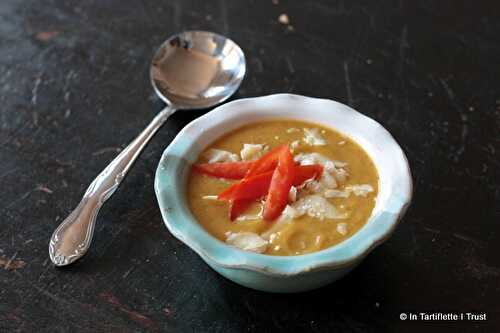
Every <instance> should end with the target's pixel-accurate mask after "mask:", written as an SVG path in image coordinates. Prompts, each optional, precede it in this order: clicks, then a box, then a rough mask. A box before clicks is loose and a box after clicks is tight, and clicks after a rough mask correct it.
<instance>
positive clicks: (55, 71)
mask: <svg viewBox="0 0 500 333" xmlns="http://www.w3.org/2000/svg"><path fill="white" fill-rule="evenodd" d="M499 9H500V5H499V4H498V2H497V1H474V2H471V1H469V2H467V4H463V3H462V2H458V1H383V2H380V1H363V3H361V2H359V3H354V2H352V1H348V2H346V3H344V2H340V1H307V2H306V1H284V0H279V3H278V1H271V0H264V1H238V2H236V1H201V0H200V1H181V0H177V1H139V0H137V1H117V0H114V1H112V0H107V1H101V0H92V1H62V0H60V1H55V0H52V1H43V2H42V1H36V0H27V1H18V0H1V1H0V189H1V190H0V198H1V201H0V212H1V215H0V217H1V220H0V227H1V228H0V331H1V332H4V331H6V332H10V331H16V330H18V331H23V332H29V331H44V332H67V331H71V332H110V331H111V332H129V331H130V332H136V331H143V330H144V331H146V330H153V331H154V330H161V331H172V332H191V331H196V332H242V331H250V332H267V331H287V332H299V331H316V332H333V331H338V330H341V331H342V330H347V331H356V332H358V331H373V330H388V329H389V328H392V329H393V330H396V331H401V330H402V329H405V330H410V331H416V330H421V329H422V328H431V327H433V328H444V327H448V326H450V325H455V326H457V327H460V328H461V329H460V331H471V330H474V329H478V330H479V331H489V332H492V331H495V330H496V331H498V330H499V329H500V325H499V319H498V317H499V316H500V301H499V299H500V290H499V289H500V283H499V280H500V260H499V259H498V258H499V252H500V245H499V244H500V232H499V222H500V210H499V209H500V205H499V200H500V88H499V83H498V82H499V77H500V39H499V37H498V36H499V34H500V20H499V17H500V16H499V14H500V10H499ZM283 13H286V14H287V15H288V18H289V24H288V25H286V24H283V23H280V22H279V20H278V17H279V16H280V14H283ZM183 29H207V30H213V31H216V32H220V33H223V34H227V35H228V36H230V37H231V38H232V39H234V40H235V41H236V42H238V43H239V44H240V45H241V46H242V48H243V49H244V51H245V53H246V56H247V62H248V66H249V68H248V75H247V77H246V78H245V81H244V83H243V85H242V87H241V89H240V90H239V92H238V94H237V95H236V97H235V98H240V97H249V96H259V95H266V94H271V93H276V92H294V93H299V94H304V95H311V96H318V97H327V98H332V99H335V100H338V101H340V102H343V103H347V104H349V105H351V106H352V107H354V108H356V109H358V110H359V111H361V112H362V113H364V114H366V115H368V116H370V117H373V118H374V119H376V120H378V121H379V122H381V123H382V124H383V125H384V126H385V127H386V128H388V129H389V130H390V131H391V133H392V134H393V135H394V137H395V138H396V139H397V141H398V142H399V143H400V144H401V145H402V147H403V148H404V150H405V151H406V153H407V155H408V158H409V160H410V164H411V167H412V172H413V177H414V180H415V194H414V203H413V205H412V207H411V208H410V210H409V211H408V214H407V216H406V217H405V218H404V220H403V222H402V224H401V225H400V226H399V227H398V228H397V230H396V232H395V233H394V235H393V237H392V238H391V239H390V240H389V241H388V242H387V243H385V244H383V245H382V246H380V247H379V248H377V249H376V250H375V251H374V252H373V253H372V254H370V255H369V256H368V258H366V260H365V261H364V263H363V264H362V265H360V266H359V268H357V269H356V270H355V271H353V272H352V273H351V274H349V275H348V276H347V277H346V278H344V279H343V280H341V281H338V282H336V283H334V284H332V285H330V286H328V287H326V288H323V289H320V290H317V291H313V292H308V293H303V294H296V295H272V294H265V293H261V292H256V291H253V290H249V289H246V288H243V287H240V286H238V285H235V284H233V283H231V282H229V281H227V280H225V279H224V278H222V277H220V276H218V275H217V274H216V273H215V272H213V271H212V270H211V269H210V268H209V267H208V266H207V265H205V264H204V263H203V262H202V260H201V259H200V258H199V257H198V256H197V255H196V254H194V253H193V252H192V251H191V250H189V249H188V248H187V247H186V246H184V245H182V244H181V243H180V242H179V241H177V240H176V239H174V238H173V237H172V236H171V235H170V234H169V233H168V231H167V230H166V228H165V227H164V225H163V222H162V220H161V217H160V213H159V210H158V207H157V203H156V200H155V197H154V193H153V176H154V170H155V168H156V164H157V162H158V160H159V158H160V155H161V153H162V151H163V149H164V148H165V147H166V146H167V145H168V143H169V142H170V141H171V140H172V139H173V138H174V136H175V135H176V133H177V132H178V131H179V130H180V129H181V128H182V127H183V126H184V125H186V124H187V123H188V122H190V121H191V120H193V119H194V118H196V117H198V116H200V115H201V114H203V113H204V112H192V113H178V114H175V115H174V116H173V117H172V118H171V119H170V120H169V122H168V124H167V125H166V126H165V127H164V128H163V129H161V130H160V132H159V133H158V134H157V136H156V137H155V138H154V139H153V140H152V142H151V143H150V145H149V146H148V147H147V149H146V150H145V151H144V153H143V154H142V155H141V157H140V159H139V160H138V162H137V163H136V164H135V166H134V168H133V169H132V171H131V172H130V174H129V176H128V177H127V179H126V180H125V181H124V183H123V184H122V186H121V187H120V189H119V190H118V191H117V192H116V194H115V195H114V196H113V198H112V200H110V201H109V202H108V203H107V204H106V205H105V207H104V208H103V210H102V211H101V214H100V216H99V221H98V222H99V223H98V226H97V230H96V234H95V243H94V246H93V247H92V248H91V250H90V252H89V254H88V255H87V256H86V257H85V258H84V259H83V260H82V261H80V262H78V263H77V264H76V265H74V266H72V267H68V268H64V269H56V268H54V267H53V266H52V265H51V263H50V261H49V259H48V254H47V242H48V239H49V237H50V235H51V233H52V231H53V229H54V228H55V227H56V226H57V225H58V223H59V222H60V221H61V219H62V218H64V217H65V216H66V215H67V214H68V212H70V211H71V210H72V208H74V207H75V205H76V204H77V202H78V201H79V200H80V197H81V195H82V193H83V191H84V190H85V188H86V187H87V185H88V184H89V183H90V181H91V180H92V179H93V178H94V177H95V175H96V174H97V173H98V172H100V170H102V169H103V167H104V166H105V165H106V164H107V163H108V162H109V161H110V160H111V159H112V158H113V157H114V156H115V155H116V153H117V152H118V151H119V150H120V148H121V147H124V145H125V144H127V143H128V142H129V141H130V140H131V139H132V138H133V137H134V136H135V135H136V134H137V133H138V132H139V131H140V129H142V128H143V127H144V126H145V125H146V124H147V122H148V121H149V120H150V119H151V118H152V116H153V115H154V113H155V112H156V111H158V110H160V109H161V107H162V103H161V102H159V101H158V100H157V98H156V97H155V95H154V93H153V90H152V89H151V87H150V84H149V78H148V63H149V61H150V58H151V56H152V53H153V51H154V49H155V47H156V46H157V45H158V44H159V43H160V42H161V41H162V40H163V39H164V38H166V37H167V36H169V35H171V34H173V33H175V32H178V31H181V30H183ZM424 311H425V312H443V313H446V312H476V313H483V312H486V313H487V316H488V317H487V318H488V320H487V321H486V322H465V321H464V322H459V323H454V324H452V323H443V322H438V323H423V322H421V321H419V322H415V321H413V322H412V321H401V320H400V319H399V316H400V313H401V312H406V313H408V312H413V313H418V312H424Z"/></svg>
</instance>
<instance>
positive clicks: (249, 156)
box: [240, 143, 264, 161]
mask: <svg viewBox="0 0 500 333" xmlns="http://www.w3.org/2000/svg"><path fill="white" fill-rule="evenodd" d="M263 150H264V145H261V144H253V143H245V144H243V149H242V150H241V151H240V156H241V159H242V160H243V161H252V160H256V159H258V158H259V157H261V156H262V152H263Z"/></svg>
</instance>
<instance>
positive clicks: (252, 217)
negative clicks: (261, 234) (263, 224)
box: [236, 202, 264, 222]
mask: <svg viewBox="0 0 500 333" xmlns="http://www.w3.org/2000/svg"><path fill="white" fill-rule="evenodd" d="M259 206H260V207H259V212H257V213H256V214H248V215H240V216H238V217H237V218H236V221H238V222H242V221H253V220H260V219H262V214H263V213H264V204H263V203H262V202H261V203H260V204H259Z"/></svg>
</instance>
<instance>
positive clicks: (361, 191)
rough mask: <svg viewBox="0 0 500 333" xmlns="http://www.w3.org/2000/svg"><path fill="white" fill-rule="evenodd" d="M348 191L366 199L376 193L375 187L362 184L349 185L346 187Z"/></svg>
mask: <svg viewBox="0 0 500 333" xmlns="http://www.w3.org/2000/svg"><path fill="white" fill-rule="evenodd" d="M345 189H346V191H350V192H352V193H354V195H356V196H361V197H366V196H367V195H368V193H371V192H373V191H374V189H373V187H372V186H371V185H370V184H362V185H347V186H346V187H345Z"/></svg>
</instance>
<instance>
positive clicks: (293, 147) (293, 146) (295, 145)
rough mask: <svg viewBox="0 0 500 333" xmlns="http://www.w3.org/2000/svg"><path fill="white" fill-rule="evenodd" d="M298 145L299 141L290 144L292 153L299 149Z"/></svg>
mask: <svg viewBox="0 0 500 333" xmlns="http://www.w3.org/2000/svg"><path fill="white" fill-rule="evenodd" d="M299 145H300V141H299V140H295V141H292V142H291V143H290V149H291V150H292V151H294V150H295V149H297V148H299Z"/></svg>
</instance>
